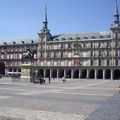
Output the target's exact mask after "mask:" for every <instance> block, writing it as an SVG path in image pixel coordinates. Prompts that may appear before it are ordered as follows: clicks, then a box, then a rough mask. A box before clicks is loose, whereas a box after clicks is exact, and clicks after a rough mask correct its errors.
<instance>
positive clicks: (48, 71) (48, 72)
mask: <svg viewBox="0 0 120 120" xmlns="http://www.w3.org/2000/svg"><path fill="white" fill-rule="evenodd" d="M49 76H50V69H47V70H46V73H45V77H49Z"/></svg>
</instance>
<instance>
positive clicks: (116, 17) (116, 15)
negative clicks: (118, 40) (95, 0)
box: [114, 0, 120, 27]
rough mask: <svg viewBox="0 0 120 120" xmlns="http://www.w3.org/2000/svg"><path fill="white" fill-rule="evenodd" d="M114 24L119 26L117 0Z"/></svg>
mask: <svg viewBox="0 0 120 120" xmlns="http://www.w3.org/2000/svg"><path fill="white" fill-rule="evenodd" d="M114 18H115V19H114V25H115V26H116V27H117V26H119V25H120V24H119V12H118V4H117V0H115V11H114Z"/></svg>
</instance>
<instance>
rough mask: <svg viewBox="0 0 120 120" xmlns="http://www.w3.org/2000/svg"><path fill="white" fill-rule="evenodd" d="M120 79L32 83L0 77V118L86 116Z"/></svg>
mask: <svg viewBox="0 0 120 120" xmlns="http://www.w3.org/2000/svg"><path fill="white" fill-rule="evenodd" d="M119 85H120V80H67V82H66V83H62V81H61V80H56V79H52V80H51V83H48V81H46V83H45V84H42V85H40V84H33V83H23V82H17V80H16V82H13V81H12V80H8V79H5V78H2V79H0V120H85V119H86V118H88V117H89V115H90V114H91V113H94V111H96V110H97V109H99V108H100V106H102V105H103V104H104V103H105V102H106V101H109V100H110V99H111V98H112V96H113V95H119V94H118V86H119Z"/></svg>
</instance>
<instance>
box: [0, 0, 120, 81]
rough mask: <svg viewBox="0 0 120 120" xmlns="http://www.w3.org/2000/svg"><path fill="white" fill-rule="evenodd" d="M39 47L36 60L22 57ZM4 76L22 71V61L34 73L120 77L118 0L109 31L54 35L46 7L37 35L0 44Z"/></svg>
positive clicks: (93, 77)
mask: <svg viewBox="0 0 120 120" xmlns="http://www.w3.org/2000/svg"><path fill="white" fill-rule="evenodd" d="M28 47H29V48H31V49H36V50H37V53H36V54H35V55H34V60H33V61H30V60H27V61H23V60H22V56H23V54H24V53H26V51H27V48H28ZM0 59H1V61H3V62H4V64H5V72H3V71H2V73H4V74H5V76H8V75H12V74H19V75H21V67H22V65H23V64H24V65H28V64H30V66H29V67H30V68H31V74H34V73H35V72H37V75H38V76H39V75H42V76H43V77H49V76H50V77H51V78H61V77H63V76H66V77H67V78H71V79H73V78H76V79H120V21H119V12H118V5H117V0H116V2H115V12H114V22H113V24H112V26H111V27H110V29H109V31H105V32H94V33H92V32H90V33H80V34H60V35H52V34H51V33H50V30H49V29H48V21H47V10H46V9H45V18H44V21H43V28H42V29H41V31H40V32H39V33H38V39H32V40H21V41H13V42H12V43H6V42H4V43H3V44H0Z"/></svg>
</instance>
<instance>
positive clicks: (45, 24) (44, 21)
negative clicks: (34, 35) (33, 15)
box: [43, 5, 48, 31]
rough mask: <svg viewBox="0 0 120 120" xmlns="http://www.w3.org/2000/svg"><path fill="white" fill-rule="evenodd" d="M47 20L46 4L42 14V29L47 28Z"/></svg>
mask: <svg viewBox="0 0 120 120" xmlns="http://www.w3.org/2000/svg"><path fill="white" fill-rule="evenodd" d="M47 25H48V21H47V6H46V5H45V16H44V20H43V29H44V30H46V31H47V30H48V26H47Z"/></svg>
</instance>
